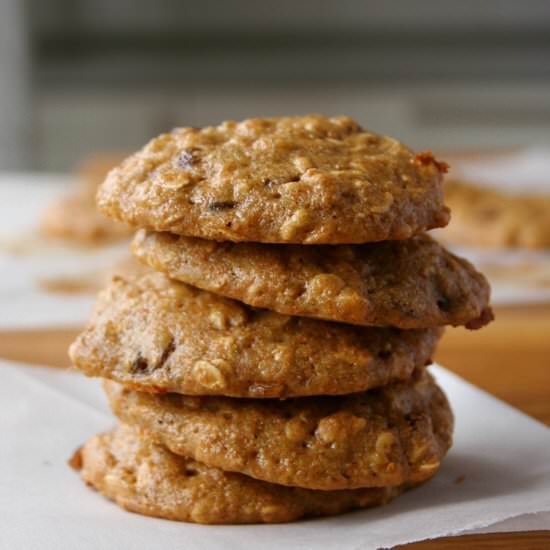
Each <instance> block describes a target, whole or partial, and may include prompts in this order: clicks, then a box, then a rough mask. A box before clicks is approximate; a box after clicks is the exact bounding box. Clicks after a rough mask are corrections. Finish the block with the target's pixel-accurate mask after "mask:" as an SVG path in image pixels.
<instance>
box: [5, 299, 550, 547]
mask: <svg viewBox="0 0 550 550" xmlns="http://www.w3.org/2000/svg"><path fill="white" fill-rule="evenodd" d="M77 332H78V329H76V328H75V329H64V330H24V331H4V332H0V357H2V358H5V359H12V360H16V361H24V362H27V363H33V364H36V365H42V366H55V367H66V366H68V365H69V359H68V357H67V347H68V345H69V343H70V342H71V341H72V339H73V338H74V336H75V335H76V333H77ZM435 360H437V361H438V362H439V363H441V364H442V365H444V366H445V367H447V368H448V369H450V370H452V371H454V372H456V373H457V374H459V375H460V376H462V377H463V378H465V379H466V380H468V381H470V382H472V383H473V384H475V385H477V386H479V387H480V388H483V389H485V390H487V391H488V392H490V393H492V394H493V395H495V396H497V397H498V398H500V399H502V400H504V401H506V402H508V403H510V404H511V405H513V406H514V407H517V408H518V409H520V410H522V411H524V412H525V413H527V414H529V415H530V416H532V417H533V418H536V419H538V420H540V421H541V422H544V423H545V424H546V425H548V426H550V306H538V307H516V308H499V309H497V310H496V321H495V322H494V323H492V324H491V325H489V326H488V327H486V328H484V329H483V330H480V331H467V330H465V329H447V331H446V333H445V336H444V337H443V340H442V342H441V344H440V346H439V349H438V352H437V354H436V356H435ZM549 529H550V526H549ZM400 548H407V549H409V548H410V549H411V550H415V549H418V550H422V549H425V550H428V549H430V550H431V549H442V550H445V549H447V548H453V549H459V548H460V549H462V548H484V549H497V548H498V549H504V550H508V549H510V550H511V549H514V550H517V549H534V550H538V549H541V550H542V549H548V548H550V530H549V531H533V532H526V533H495V534H489V535H471V536H460V537H447V538H442V539H437V540H433V541H423V542H419V543H414V544H410V545H406V546H405V547H400Z"/></svg>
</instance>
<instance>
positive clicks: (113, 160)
mask: <svg viewBox="0 0 550 550" xmlns="http://www.w3.org/2000/svg"><path fill="white" fill-rule="evenodd" d="M122 159H123V157H122V156H120V155H98V156H96V157H92V158H90V159H88V160H87V161H86V162H84V163H83V164H82V166H81V167H80V169H79V171H78V174H77V176H78V187H77V189H75V190H74V191H73V192H72V193H71V194H68V195H66V196H64V197H61V198H59V199H58V200H56V201H55V202H53V203H52V204H50V205H49V206H48V208H47V209H46V211H45V212H44V214H43V215H42V219H41V221H40V232H41V233H42V234H43V235H44V236H45V237H46V238H48V239H55V240H60V241H67V242H69V243H73V244H78V245H84V246H91V245H100V244H105V243H109V242H114V241H117V240H124V239H127V238H129V237H130V236H131V235H132V232H133V231H132V229H131V228H129V227H128V226H127V225H125V224H122V223H120V222H116V221H114V220H111V219H109V218H108V217H106V216H105V215H103V214H101V213H100V212H98V210H97V207H96V204H95V195H96V193H97V188H98V187H99V185H100V184H101V182H102V181H103V180H104V179H105V176H106V175H107V173H108V172H109V170H110V169H111V168H113V167H114V166H116V165H117V164H118V163H120V162H121V161H122Z"/></svg>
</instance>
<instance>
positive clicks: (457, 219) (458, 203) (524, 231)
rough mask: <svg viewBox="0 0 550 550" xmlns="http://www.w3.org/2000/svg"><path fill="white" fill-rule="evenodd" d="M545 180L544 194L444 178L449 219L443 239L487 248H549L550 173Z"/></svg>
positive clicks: (519, 188)
mask: <svg viewBox="0 0 550 550" xmlns="http://www.w3.org/2000/svg"><path fill="white" fill-rule="evenodd" d="M548 181H549V190H548V193H547V194H544V193H525V194H511V193H509V192H507V191H504V190H498V189H492V188H489V187H486V186H483V185H479V184H476V183H471V182H466V181H460V180H450V181H447V182H446V183H445V200H446V204H447V205H448V206H449V207H450V208H451V211H452V219H451V223H450V224H449V226H448V227H447V228H446V229H444V230H443V233H442V234H443V235H444V239H445V240H447V241H449V242H452V243H456V244H463V245H472V246H480V247H490V248H530V249H541V248H542V249H544V248H550V176H549V180H548ZM518 191H521V187H520V184H518Z"/></svg>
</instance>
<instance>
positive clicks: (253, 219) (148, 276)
mask: <svg viewBox="0 0 550 550" xmlns="http://www.w3.org/2000/svg"><path fill="white" fill-rule="evenodd" d="M444 171H445V165H444V164H443V163H438V162H437V161H436V160H435V159H434V158H433V157H432V156H431V155H430V154H419V155H415V154H413V153H412V152H411V151H410V150H409V149H407V148H406V147H404V146H403V145H401V144H400V143H398V142H397V141H395V140H393V139H390V138H387V137H383V136H379V135H376V134H373V133H370V132H368V131H365V130H363V129H361V128H360V127H359V126H358V125H357V124H356V123H355V122H354V121H353V120H351V119H349V118H345V117H338V118H325V117H322V116H307V117H286V118H272V119H253V120H246V121H243V122H240V123H235V122H226V123H223V124H221V125H220V126H218V127H209V128H204V129H195V128H182V129H176V130H174V131H173V132H171V133H170V134H165V135H162V136H160V137H158V138H156V139H154V140H153V141H151V142H150V143H149V144H148V145H147V146H146V147H145V148H144V149H143V150H142V151H140V152H138V153H136V154H135V155H133V156H132V157H130V158H128V159H127V160H125V161H124V162H123V163H122V164H121V165H120V166H119V167H118V168H116V169H114V170H113V171H112V172H111V173H110V174H109V176H108V177H107V179H106V181H105V182H104V184H103V186H102V187H101V188H100V190H99V194H98V204H99V207H100V209H101V211H102V212H104V213H105V214H108V215H109V216H111V217H112V218H114V219H116V220H118V221H123V222H126V223H128V224H130V225H131V226H134V227H138V228H141V229H140V230H139V231H138V233H137V235H136V237H135V240H134V243H133V251H134V253H135V255H136V256H137V257H138V258H139V259H140V260H142V261H143V262H144V263H145V264H147V265H149V266H150V267H152V268H153V270H151V271H150V272H148V273H141V274H138V275H136V276H135V277H124V278H122V277H117V278H115V279H114V280H113V281H112V284H111V285H110V287H109V288H107V289H106V290H105V291H104V292H103V293H102V294H101V295H100V297H99V300H98V304H97V306H96V309H95V313H94V314H93V317H92V319H91V321H90V323H89V325H88V326H87V328H86V329H85V330H84V332H83V333H82V334H81V335H80V336H79V337H78V339H77V340H76V342H75V343H74V344H73V345H72V347H71V357H72V360H73V362H74V364H75V365H76V367H78V368H79V369H80V370H81V371H83V372H84V373H85V374H87V375H90V376H99V377H102V378H104V379H105V385H104V387H105V390H106V393H107V396H108V399H109V401H110V404H111V406H112V409H113V411H114V413H115V415H116V416H117V417H118V418H119V419H120V422H121V424H120V425H119V427H117V428H116V429H115V430H114V431H112V432H109V433H106V434H102V435H98V436H95V437H93V438H92V439H91V440H90V441H88V442H87V443H86V444H85V445H84V446H83V447H82V448H81V449H79V451H78V452H77V453H76V454H75V456H74V458H73V462H72V463H73V465H74V466H75V467H77V468H78V469H80V470H81V475H82V478H83V479H84V480H85V481H86V482H87V483H88V484H90V485H91V486H93V487H95V488H96V489H97V490H99V491H100V492H101V493H103V494H104V495H106V496H107V497H109V498H111V499H113V500H115V501H116V502H117V503H118V504H119V505H121V506H122V507H124V508H127V509H129V510H132V511H134V512H139V513H142V514H147V515H153V516H160V517H165V518H170V519H175V520H183V521H194V522H199V523H252V522H283V521H290V520H295V519H298V518H301V517H304V516H316V515H329V514H337V513H340V512H343V511H345V510H349V509H352V508H362V507H367V506H372V505H377V504H381V503H385V502H388V501H389V500H391V499H392V498H394V497H395V496H397V495H398V494H400V493H401V492H403V491H404V490H406V489H409V488H412V487H414V486H416V485H418V484H420V483H422V482H425V481H426V480H428V479H430V478H431V477H432V476H433V475H434V474H435V473H436V472H437V470H438V468H439V466H440V464H441V461H442V459H443V457H444V456H445V454H446V452H447V450H448V449H449V447H450V445H451V439H452V426H453V417H452V413H451V410H450V408H449V404H448V402H447V400H446V398H445V395H444V394H443V393H442V391H441V390H440V388H439V387H438V386H437V384H436V383H435V381H434V380H433V378H432V377H431V376H430V374H429V373H428V372H427V371H426V368H425V367H426V366H427V365H428V364H429V363H430V359H431V357H432V354H433V352H434V348H435V346H436V344H437V341H438V339H439V337H440V335H441V330H442V328H441V327H442V326H443V325H466V326H467V327H469V328H479V327H481V326H482V325H484V324H485V323H487V322H488V321H489V320H490V319H491V318H492V314H491V310H490V308H489V305H488V301H489V288H488V285H487V282H486V280H485V279H484V277H483V276H482V275H481V274H479V273H477V272H476V271H475V270H474V269H473V267H472V266H471V265H470V264H468V263H467V262H466V261H464V260H462V259H460V258H457V257H455V256H453V255H452V254H450V253H449V252H447V251H446V250H445V249H444V248H442V246H441V245H439V244H437V243H436V242H435V241H434V240H432V239H431V238H430V237H429V236H427V235H425V234H424V232H425V231H426V230H429V229H431V228H434V227H441V226H444V225H445V224H446V223H447V222H448V219H449V213H448V210H447V209H446V207H445V206H444V205H443V197H442V187H441V180H442V174H443V173H444Z"/></svg>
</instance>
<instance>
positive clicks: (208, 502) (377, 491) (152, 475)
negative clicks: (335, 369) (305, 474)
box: [70, 425, 405, 524]
mask: <svg viewBox="0 0 550 550" xmlns="http://www.w3.org/2000/svg"><path fill="white" fill-rule="evenodd" d="M70 463H71V465H72V466H73V467H74V468H75V469H77V470H80V475H81V477H82V479H83V480H84V481H85V482H86V483H87V484H88V485H90V486H91V487H93V488H95V489H97V490H98V491H99V492H100V493H102V494H103V495H105V496H106V497H108V498H110V499H111V500H114V501H115V502H116V503H117V504H118V505H119V506H121V507H122V508H125V509H126V510H129V511H131V512H136V513H138V514H143V515H146V516H155V517H161V518H166V519H171V520H176V521H190V522H194V523H219V524H224V523H225V524H238V523H281V522H286V521H293V520H297V519H300V518H302V517H305V516H328V515H334V514H339V513H342V512H345V511H347V510H350V509H353V508H367V507H370V506H377V505H380V504H385V503H387V502H389V501H390V500H391V499H393V498H394V497H396V496H397V495H398V494H399V493H401V492H402V491H403V490H404V489H405V487H380V488H370V489H356V490H348V491H311V490H308V489H299V488H296V487H284V486H281V485H274V484H271V483H266V482H264V481H258V480H256V479H252V478H250V477H248V476H244V475H242V474H236V473H230V472H224V471H222V470H220V469H218V468H213V467H210V466H206V465H204V464H201V463H200V462H196V461H194V460H192V459H190V458H186V457H183V456H178V455H175V454H173V453H171V452H170V451H168V449H166V448H165V447H163V446H162V445H160V444H158V443H155V442H154V441H153V440H151V439H150V438H149V437H148V436H147V434H145V433H143V432H141V431H138V430H136V429H135V428H131V427H129V426H124V425H122V426H120V427H118V428H117V429H115V430H114V431H112V432H110V433H106V434H101V435H96V436H95V437H92V438H91V439H90V440H89V441H88V442H87V443H86V444H85V445H83V446H82V447H81V448H80V449H79V450H78V451H77V452H76V453H75V454H74V456H73V458H72V459H71V461H70Z"/></svg>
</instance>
